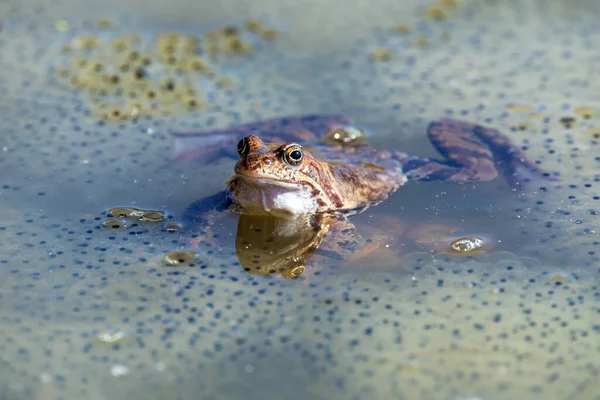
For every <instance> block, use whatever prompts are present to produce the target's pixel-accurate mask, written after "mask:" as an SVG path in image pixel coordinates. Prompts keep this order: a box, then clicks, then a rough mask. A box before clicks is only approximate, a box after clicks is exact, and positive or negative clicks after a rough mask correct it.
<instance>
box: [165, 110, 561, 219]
mask: <svg viewBox="0 0 600 400" xmlns="http://www.w3.org/2000/svg"><path fill="white" fill-rule="evenodd" d="M357 132H358V134H357ZM360 132H361V131H360V130H359V129H358V128H356V127H354V126H352V121H351V120H350V118H349V117H347V116H345V115H306V116H291V117H284V118H277V119H272V120H265V121H261V122H253V123H248V124H244V125H239V126H234V127H232V128H228V129H221V130H211V131H204V132H196V133H187V134H186V133H184V134H178V135H177V136H176V143H175V149H176V153H177V155H176V156H177V158H179V159H189V158H195V159H199V160H201V161H202V162H205V163H207V162H210V161H212V160H214V159H215V158H218V157H221V156H229V157H237V158H238V160H237V162H236V164H235V167H234V174H233V176H232V177H231V178H230V179H229V180H228V182H227V187H226V189H225V190H224V191H222V192H220V193H218V194H216V195H212V196H208V197H205V198H203V199H201V200H199V201H197V202H195V203H194V204H192V205H191V206H190V207H189V208H188V209H187V210H186V213H185V215H186V219H188V220H194V221H195V222H202V223H209V224H210V222H211V221H212V220H213V219H214V218H215V216H216V215H218V214H219V213H223V212H226V211H232V212H236V213H241V214H250V215H260V214H269V215H275V216H278V217H298V216H302V215H312V214H316V213H331V212H336V213H340V214H348V213H355V212H359V211H362V210H364V209H366V208H368V207H369V206H372V205H375V204H378V203H380V202H381V201H383V200H385V199H386V198H387V197H388V196H389V195H390V194H391V193H393V192H394V191H396V190H397V189H398V188H399V187H400V186H402V185H404V184H405V183H406V182H407V181H409V180H415V181H446V182H456V183H466V182H480V181H489V180H492V179H494V178H496V177H497V176H498V175H503V176H504V177H505V178H506V179H507V181H508V183H509V184H510V186H512V187H518V186H519V185H521V184H522V182H523V181H524V180H526V178H527V177H528V176H532V175H533V176H537V177H540V178H542V179H552V178H551V177H550V176H549V174H547V173H544V171H542V170H541V169H540V168H539V167H538V166H536V165H535V164H534V163H533V162H531V161H530V160H529V159H528V158H527V157H526V155H525V154H524V153H523V152H522V151H521V150H520V149H519V148H518V147H517V146H515V144H514V143H512V142H511V140H510V139H509V138H508V137H507V136H505V135H504V134H502V133H501V132H499V131H497V130H495V129H492V128H489V127H485V126H481V125H477V124H473V123H469V122H464V121H459V120H453V119H442V120H437V121H434V122H431V123H430V124H429V126H428V128H427V134H428V135H429V138H430V140H431V142H432V143H433V145H434V146H435V147H436V148H437V149H438V151H439V152H440V153H441V154H442V155H443V156H444V157H445V159H443V160H433V159H428V158H422V157H418V156H411V155H408V154H406V153H403V152H400V151H396V150H392V149H377V148H373V147H370V146H369V145H368V144H367V143H366V142H365V141H364V140H363V139H364V137H362V136H361V135H360Z"/></svg>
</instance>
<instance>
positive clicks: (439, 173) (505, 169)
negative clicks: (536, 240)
mask: <svg viewBox="0 0 600 400" xmlns="http://www.w3.org/2000/svg"><path fill="white" fill-rule="evenodd" d="M427 134H428V136H429V139H430V140H431V142H432V144H433V145H434V146H435V147H436V148H437V150H438V151H439V152H440V153H441V154H442V155H443V156H444V157H445V158H446V160H444V161H437V160H430V159H427V158H419V157H408V156H407V157H406V159H404V160H401V161H402V164H403V171H404V173H405V174H406V176H407V177H408V179H412V180H417V181H447V182H462V183H467V182H481V181H490V180H492V179H495V178H496V177H497V176H498V175H499V174H502V175H504V177H505V178H506V180H507V182H508V184H509V185H510V186H511V187H512V188H516V187H518V186H520V185H522V183H523V182H526V181H527V180H530V179H534V178H538V179H543V180H549V181H550V180H555V178H554V177H552V176H550V174H548V173H547V172H545V171H544V170H542V169H541V168H540V167H538V166H537V165H536V164H535V163H534V162H532V161H531V160H529V159H528V158H527V156H526V155H525V153H524V152H523V151H521V149H519V147H518V146H517V145H515V144H514V143H513V142H512V141H511V140H510V138H508V137H507V136H506V135H504V134H503V133H501V132H500V131H498V130H496V129H493V128H489V127H486V126H482V125H478V124H473V123H469V122H465V121H459V120H454V119H442V120H437V121H434V122H432V123H431V124H429V126H428V128H427Z"/></svg>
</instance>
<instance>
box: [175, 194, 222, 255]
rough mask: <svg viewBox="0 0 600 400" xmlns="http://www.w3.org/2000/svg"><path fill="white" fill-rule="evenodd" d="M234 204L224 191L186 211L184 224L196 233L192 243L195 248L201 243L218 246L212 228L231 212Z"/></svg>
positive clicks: (204, 198) (189, 207)
mask: <svg viewBox="0 0 600 400" xmlns="http://www.w3.org/2000/svg"><path fill="white" fill-rule="evenodd" d="M232 204H233V200H232V199H231V196H230V194H229V193H228V192H227V191H225V190H223V191H221V192H219V193H216V194H214V195H212V196H207V197H203V198H201V199H199V200H196V201H194V202H193V203H192V204H190V205H189V206H188V207H187V208H186V209H185V211H184V212H183V216H182V222H183V224H184V225H185V226H186V228H187V229H189V230H191V231H193V232H196V234H195V235H194V236H195V237H194V239H193V240H192V243H191V244H192V246H193V247H195V248H198V247H199V245H200V243H201V242H202V243H207V244H209V245H212V246H218V243H217V242H216V241H215V239H214V237H213V235H212V232H211V231H212V230H211V226H212V225H214V224H215V222H216V221H217V220H218V219H219V218H221V217H223V216H224V215H225V214H226V213H227V211H229V210H230V208H231V206H232Z"/></svg>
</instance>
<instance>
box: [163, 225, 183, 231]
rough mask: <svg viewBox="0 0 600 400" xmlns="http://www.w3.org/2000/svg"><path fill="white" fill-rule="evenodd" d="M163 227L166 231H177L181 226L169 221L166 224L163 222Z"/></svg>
mask: <svg viewBox="0 0 600 400" xmlns="http://www.w3.org/2000/svg"><path fill="white" fill-rule="evenodd" d="M163 229H164V230H165V231H166V232H170V233H174V232H178V231H180V230H181V229H183V226H182V225H181V224H178V223H176V222H169V223H168V224H165V225H164V226H163Z"/></svg>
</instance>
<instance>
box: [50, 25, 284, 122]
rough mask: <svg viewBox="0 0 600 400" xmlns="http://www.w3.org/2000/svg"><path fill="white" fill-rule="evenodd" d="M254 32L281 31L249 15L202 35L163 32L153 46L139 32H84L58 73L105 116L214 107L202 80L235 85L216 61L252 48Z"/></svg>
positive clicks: (262, 35)
mask: <svg viewBox="0 0 600 400" xmlns="http://www.w3.org/2000/svg"><path fill="white" fill-rule="evenodd" d="M108 26H110V25H106V24H104V25H103V27H108ZM249 35H252V36H255V37H258V38H259V39H261V40H273V39H274V38H275V37H276V31H275V30H274V29H272V28H269V27H266V26H265V25H264V24H263V23H262V22H260V21H258V20H248V21H246V22H245V23H244V24H243V26H241V27H238V26H236V25H228V26H225V27H222V28H220V29H217V30H214V31H211V32H208V33H206V34H204V35H203V36H201V37H194V36H191V35H183V34H180V33H175V32H168V33H162V34H159V35H157V36H156V37H155V38H154V42H153V44H152V46H148V45H147V43H145V41H144V40H143V39H142V37H141V36H140V35H136V34H125V35H120V36H116V37H112V38H111V39H108V40H103V39H102V38H101V37H100V36H93V35H79V36H76V37H74V38H73V39H72V41H71V43H70V44H69V45H66V46H64V47H63V52H65V53H67V54H69V55H72V57H71V58H69V59H67V61H66V63H65V64H64V65H61V66H59V67H57V68H56V69H55V73H56V76H57V77H58V78H59V80H60V81H61V82H63V83H65V84H67V85H68V86H70V87H71V88H73V89H76V90H78V91H82V92H85V93H87V94H88V95H89V97H90V100H91V103H92V106H91V109H90V111H91V113H92V115H94V116H95V117H99V118H101V119H103V120H108V121H124V120H130V119H135V118H139V117H144V116H164V115H172V114H175V113H178V112H186V111H198V110H203V109H207V108H208V107H209V104H208V103H207V102H206V101H205V100H204V97H203V96H202V93H201V90H200V88H199V87H198V82H201V81H202V80H208V81H209V82H212V84H213V85H214V86H215V87H217V88H232V87H235V82H234V81H233V80H232V79H231V78H229V77H227V76H221V75H220V74H219V73H218V69H217V67H216V64H217V63H218V62H219V61H220V60H221V59H222V58H223V57H227V56H242V55H247V54H250V53H252V52H253V51H254V49H253V47H252V45H251V44H250V41H249V40H248V39H249V37H248V36H249Z"/></svg>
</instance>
